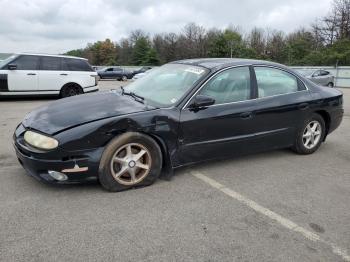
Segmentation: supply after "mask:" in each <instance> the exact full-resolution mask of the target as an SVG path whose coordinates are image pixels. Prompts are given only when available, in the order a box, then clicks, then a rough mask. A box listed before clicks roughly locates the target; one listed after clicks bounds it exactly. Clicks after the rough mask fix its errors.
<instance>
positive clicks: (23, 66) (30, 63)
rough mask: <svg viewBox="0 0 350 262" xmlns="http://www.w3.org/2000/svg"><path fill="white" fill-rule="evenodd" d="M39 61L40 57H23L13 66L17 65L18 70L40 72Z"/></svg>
mask: <svg viewBox="0 0 350 262" xmlns="http://www.w3.org/2000/svg"><path fill="white" fill-rule="evenodd" d="M39 60H40V58H39V57H38V56H32V55H22V56H20V57H19V58H17V59H16V60H15V61H14V62H13V64H16V65H17V70H38V68H39Z"/></svg>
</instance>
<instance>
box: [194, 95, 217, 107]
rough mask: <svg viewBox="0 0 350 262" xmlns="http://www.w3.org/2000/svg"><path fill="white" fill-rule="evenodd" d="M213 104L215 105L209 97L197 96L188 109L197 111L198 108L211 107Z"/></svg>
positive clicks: (213, 100)
mask: <svg viewBox="0 0 350 262" xmlns="http://www.w3.org/2000/svg"><path fill="white" fill-rule="evenodd" d="M214 104H215V99H214V98H212V97H210V96H206V95H197V96H196V97H195V98H194V101H193V103H192V104H191V105H190V108H193V109H198V108H202V107H207V106H211V105H214Z"/></svg>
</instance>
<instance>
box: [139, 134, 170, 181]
mask: <svg viewBox="0 0 350 262" xmlns="http://www.w3.org/2000/svg"><path fill="white" fill-rule="evenodd" d="M141 133H142V134H143V135H146V136H148V137H150V138H151V139H153V140H154V141H155V142H156V143H157V144H158V146H159V148H160V150H161V152H162V157H163V163H162V171H161V175H160V177H161V178H164V179H166V180H169V179H170V178H171V176H172V175H173V171H174V170H173V165H172V161H171V158H170V155H169V153H168V152H169V150H168V147H167V145H166V143H165V142H164V140H163V139H162V138H161V137H159V136H157V135H155V134H149V133H144V132H141Z"/></svg>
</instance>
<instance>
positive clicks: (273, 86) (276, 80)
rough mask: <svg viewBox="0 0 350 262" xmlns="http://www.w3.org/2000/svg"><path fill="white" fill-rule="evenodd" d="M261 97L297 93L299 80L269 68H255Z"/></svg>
mask: <svg viewBox="0 0 350 262" xmlns="http://www.w3.org/2000/svg"><path fill="white" fill-rule="evenodd" d="M254 69H255V75H256V80H257V83H258V93H259V97H267V96H274V95H282V94H288V93H293V92H297V91H298V90H299V86H298V80H297V78H296V77H295V76H293V75H292V74H290V73H288V72H286V71H283V70H280V69H276V68H269V67H255V68H254Z"/></svg>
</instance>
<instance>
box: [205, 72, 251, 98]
mask: <svg viewBox="0 0 350 262" xmlns="http://www.w3.org/2000/svg"><path fill="white" fill-rule="evenodd" d="M199 94H200V95H206V96H210V97H212V98H214V99H215V104H225V103H232V102H239V101H245V100H248V99H250V71H249V67H236V68H231V69H228V70H225V71H223V72H221V73H219V74H218V75H216V76H214V77H213V78H212V79H211V80H210V81H209V82H208V83H206V85H205V86H204V87H203V88H202V90H201V91H200V92H199Z"/></svg>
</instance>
